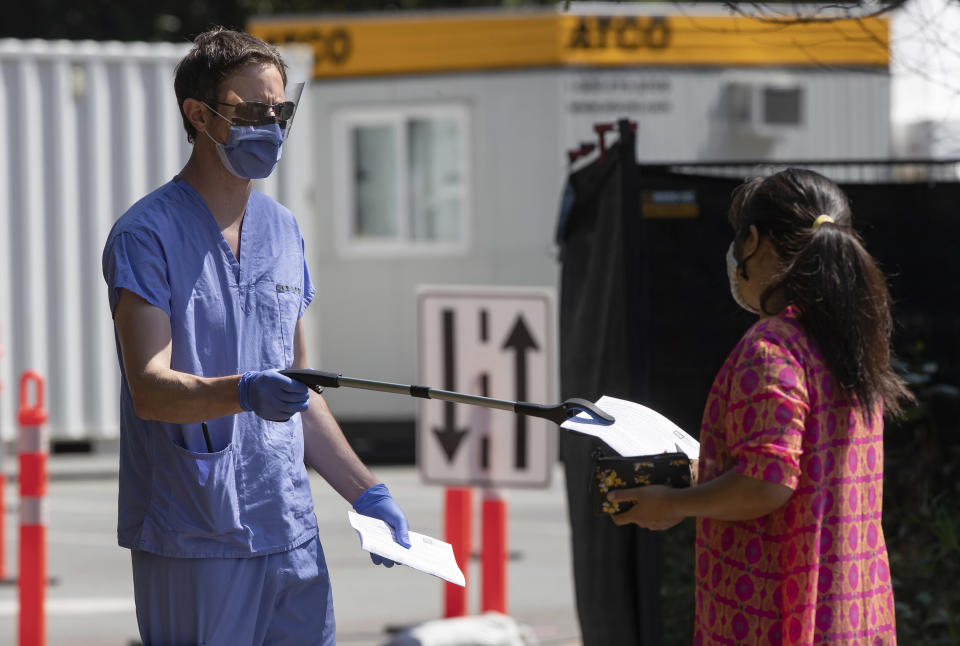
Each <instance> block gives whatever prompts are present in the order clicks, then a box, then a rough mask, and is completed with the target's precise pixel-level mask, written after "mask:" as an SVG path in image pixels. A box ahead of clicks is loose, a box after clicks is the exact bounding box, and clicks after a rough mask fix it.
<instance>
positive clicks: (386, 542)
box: [347, 510, 467, 586]
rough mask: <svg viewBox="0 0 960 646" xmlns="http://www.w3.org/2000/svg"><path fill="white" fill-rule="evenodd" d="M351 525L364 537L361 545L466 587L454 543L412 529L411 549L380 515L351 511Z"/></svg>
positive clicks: (380, 554)
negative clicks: (397, 537) (399, 538)
mask: <svg viewBox="0 0 960 646" xmlns="http://www.w3.org/2000/svg"><path fill="white" fill-rule="evenodd" d="M347 517H348V519H349V520H350V525H351V526H352V527H353V528H354V529H355V530H356V531H357V534H359V536H360V547H362V548H363V549H365V550H367V551H368V552H373V553H374V554H378V555H379V556H383V557H386V558H388V559H390V560H391V561H393V562H395V563H402V564H403V565H407V566H409V567H412V568H414V569H415V570H420V571H421V572H426V573H427V574H432V575H433V576H436V577H440V578H441V579H445V580H447V581H449V582H450V583H456V584H457V585H459V586H466V585H467V581H466V579H464V577H463V572H461V571H460V568H459V567H458V566H457V559H456V558H455V557H454V555H453V547H452V546H451V545H450V543H444V542H443V541H441V540H439V539H437V538H431V537H429V536H426V535H424V534H418V533H417V532H410V548H409V549H407V548H406V547H404V546H403V545H400V544H399V543H397V542H396V541H394V540H393V532H391V531H390V528H389V527H388V526H387V524H386V523H385V522H383V521H382V520H380V519H379V518H371V517H370V516H364V515H363V514H358V513H357V512H355V511H353V510H347Z"/></svg>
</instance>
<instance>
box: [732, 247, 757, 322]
mask: <svg viewBox="0 0 960 646" xmlns="http://www.w3.org/2000/svg"><path fill="white" fill-rule="evenodd" d="M727 279H728V280H729V281H730V294H731V296H733V300H735V301H736V302H737V305H739V306H740V307H742V308H743V309H745V310H747V311H748V312H750V313H751V314H759V313H760V310H758V309H755V308H753V307H751V306H750V305H748V304H747V301H746V300H744V298H743V294H741V293H740V280H739V278H738V277H737V258H736V256H734V255H733V243H732V242H731V243H730V246H729V247H728V248H727Z"/></svg>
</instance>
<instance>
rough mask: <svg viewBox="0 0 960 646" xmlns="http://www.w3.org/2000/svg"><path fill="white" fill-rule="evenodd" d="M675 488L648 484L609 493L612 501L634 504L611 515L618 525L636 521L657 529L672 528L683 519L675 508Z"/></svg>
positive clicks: (648, 527)
mask: <svg viewBox="0 0 960 646" xmlns="http://www.w3.org/2000/svg"><path fill="white" fill-rule="evenodd" d="M673 493H674V489H672V488H671V487H667V486H665V485H647V486H645V487H635V488H633V489H617V490H615V491H611V492H610V493H608V494H607V500H609V501H610V502H624V501H630V502H633V503H634V505H633V506H632V507H631V508H630V509H628V510H627V511H624V512H621V513H619V514H617V515H615V516H611V518H612V519H613V522H615V523H616V524H617V525H628V524H630V523H634V524H635V525H639V526H640V527H643V528H645V529H652V530H656V531H660V530H664V529H670V528H671V527H673V526H674V525H677V524H679V523H680V521H682V520H683V518H684V517H683V515H680V514H678V513H677V512H676V510H675V509H673V505H672V504H671V495H672V494H673Z"/></svg>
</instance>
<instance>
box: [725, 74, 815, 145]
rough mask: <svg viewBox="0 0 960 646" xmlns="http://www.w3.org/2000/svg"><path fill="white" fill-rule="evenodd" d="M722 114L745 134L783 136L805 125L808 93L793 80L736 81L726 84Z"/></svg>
mask: <svg viewBox="0 0 960 646" xmlns="http://www.w3.org/2000/svg"><path fill="white" fill-rule="evenodd" d="M722 92H723V94H722V97H721V102H720V103H721V106H722V109H721V113H722V116H723V117H724V119H725V121H726V122H727V123H729V124H730V125H731V126H733V127H734V128H735V129H737V130H738V131H740V132H742V133H743V134H751V135H754V136H758V137H779V136H782V135H783V134H785V133H786V132H787V131H789V130H791V129H796V128H799V127H801V126H803V123H804V113H805V109H804V103H805V101H804V100H805V96H806V92H805V90H804V88H803V86H802V85H799V84H796V83H789V82H769V81H747V82H744V81H733V82H729V83H726V84H725V85H724V86H723V90H722Z"/></svg>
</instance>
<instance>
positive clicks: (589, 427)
mask: <svg viewBox="0 0 960 646" xmlns="http://www.w3.org/2000/svg"><path fill="white" fill-rule="evenodd" d="M596 405H597V407H598V408H600V409H601V410H603V411H605V412H607V413H610V414H611V415H613V417H614V419H615V420H616V421H615V422H614V423H613V424H606V422H603V421H598V420H595V419H594V418H593V417H592V416H591V415H589V414H588V413H580V414H579V415H577V416H575V417H571V418H570V419H568V420H567V421H565V422H564V423H563V424H561V425H560V426H561V427H562V428H565V429H567V430H569V431H576V432H577V433H585V434H587V435H593V436H594V437H597V438H600V439H601V440H603V441H604V443H606V445H607V446H609V447H610V448H611V449H613V450H614V451H616V452H617V453H619V454H620V455H622V456H624V457H635V456H639V455H654V454H656V453H674V452H679V453H686V455H687V457H688V458H690V459H697V458H699V457H700V443H699V442H697V441H696V440H695V439H693V438H692V437H690V436H689V435H688V434H687V433H685V432H684V431H683V429H681V428H680V427H679V426H677V425H676V424H674V423H673V422H671V421H670V420H669V419H667V418H666V417H664V416H663V415H661V414H660V413H658V412H657V411H655V410H653V409H652V408H647V407H646V406H644V405H642V404H638V403H636V402H631V401H627V400H625V399H617V398H616V397H610V396H608V395H604V396H603V397H601V398H600V399H599V400H597V402H596Z"/></svg>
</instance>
